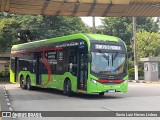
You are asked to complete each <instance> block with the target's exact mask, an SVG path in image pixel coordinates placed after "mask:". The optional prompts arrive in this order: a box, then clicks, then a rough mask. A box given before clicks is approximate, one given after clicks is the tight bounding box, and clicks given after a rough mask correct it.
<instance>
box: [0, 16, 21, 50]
mask: <svg viewBox="0 0 160 120" xmlns="http://www.w3.org/2000/svg"><path fill="white" fill-rule="evenodd" d="M17 26H18V24H17V21H15V20H14V19H10V18H9V19H7V18H2V19H0V52H4V51H5V50H6V48H7V47H9V46H11V44H12V41H13V40H14V39H15V34H16V32H15V31H9V30H10V28H14V27H17Z"/></svg>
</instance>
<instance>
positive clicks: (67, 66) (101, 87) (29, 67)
mask: <svg viewBox="0 0 160 120" xmlns="http://www.w3.org/2000/svg"><path fill="white" fill-rule="evenodd" d="M10 82H12V83H20V87H21V88H23V89H31V88H32V87H42V88H54V89H58V90H62V91H63V92H64V94H66V95H68V96H70V95H71V94H72V93H73V92H75V93H86V94H91V93H97V94H99V95H104V93H105V92H124V93H125V92H127V88H128V74H127V50H126V45H125V43H124V42H123V41H122V40H121V39H119V38H117V37H113V36H107V35H100V34H73V35H69V36H63V37H57V38H52V39H46V40H40V41H34V42H29V43H24V44H18V45H13V47H12V50H11V67H10Z"/></svg>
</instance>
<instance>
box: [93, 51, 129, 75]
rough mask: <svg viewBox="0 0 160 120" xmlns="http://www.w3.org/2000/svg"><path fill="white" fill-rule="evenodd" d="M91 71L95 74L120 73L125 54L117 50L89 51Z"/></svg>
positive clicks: (122, 70) (124, 61) (122, 71)
mask: <svg viewBox="0 0 160 120" xmlns="http://www.w3.org/2000/svg"><path fill="white" fill-rule="evenodd" d="M91 54H92V62H91V71H92V72H94V73H97V74H107V75H111V74H113V75H114V74H115V75H118V74H122V73H124V70H125V68H124V67H125V64H126V54H124V53H119V52H102V51H100V50H99V51H98V52H91Z"/></svg>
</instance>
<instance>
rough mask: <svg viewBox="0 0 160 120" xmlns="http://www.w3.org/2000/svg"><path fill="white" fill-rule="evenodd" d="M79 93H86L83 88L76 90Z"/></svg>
mask: <svg viewBox="0 0 160 120" xmlns="http://www.w3.org/2000/svg"><path fill="white" fill-rule="evenodd" d="M78 92H79V93H87V91H85V90H78Z"/></svg>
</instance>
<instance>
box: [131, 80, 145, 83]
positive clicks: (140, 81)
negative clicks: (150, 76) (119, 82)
mask: <svg viewBox="0 0 160 120" xmlns="http://www.w3.org/2000/svg"><path fill="white" fill-rule="evenodd" d="M129 82H133V83H146V81H144V80H129Z"/></svg>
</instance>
